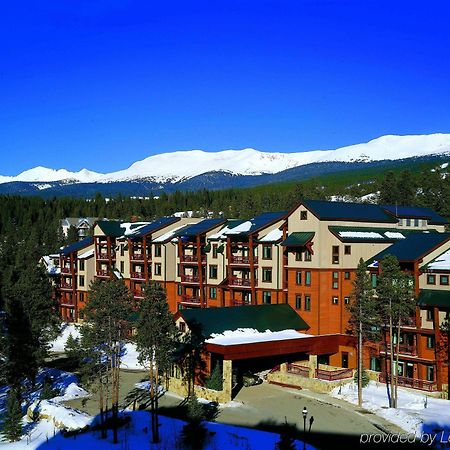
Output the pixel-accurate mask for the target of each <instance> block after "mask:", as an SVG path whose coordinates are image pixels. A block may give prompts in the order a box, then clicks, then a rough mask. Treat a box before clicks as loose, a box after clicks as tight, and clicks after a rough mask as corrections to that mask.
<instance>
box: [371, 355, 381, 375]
mask: <svg viewBox="0 0 450 450" xmlns="http://www.w3.org/2000/svg"><path fill="white" fill-rule="evenodd" d="M370 370H373V371H374V372H381V361H380V359H379V358H377V357H375V356H371V357H370Z"/></svg>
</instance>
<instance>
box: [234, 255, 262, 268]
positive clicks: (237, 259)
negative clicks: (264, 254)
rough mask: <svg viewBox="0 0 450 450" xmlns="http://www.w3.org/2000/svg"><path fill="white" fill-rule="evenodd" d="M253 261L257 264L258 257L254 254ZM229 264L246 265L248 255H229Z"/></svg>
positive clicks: (248, 263)
mask: <svg viewBox="0 0 450 450" xmlns="http://www.w3.org/2000/svg"><path fill="white" fill-rule="evenodd" d="M253 263H254V264H255V265H256V264H258V257H257V256H255V257H254V258H253ZM230 264H234V265H237V266H248V265H250V256H237V255H231V261H230Z"/></svg>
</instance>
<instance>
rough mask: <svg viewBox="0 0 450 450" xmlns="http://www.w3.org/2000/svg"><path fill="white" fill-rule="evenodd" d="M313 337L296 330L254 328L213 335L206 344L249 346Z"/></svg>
mask: <svg viewBox="0 0 450 450" xmlns="http://www.w3.org/2000/svg"><path fill="white" fill-rule="evenodd" d="M305 337H311V335H309V334H304V333H299V332H298V331H295V330H282V331H270V330H266V331H264V332H261V331H258V330H255V329H253V328H238V329H237V330H226V331H224V332H223V333H220V334H212V335H211V337H210V338H209V339H207V340H206V341H205V342H207V343H208V344H217V345H236V344H249V343H252V342H268V341H283V340H286V339H302V338H305Z"/></svg>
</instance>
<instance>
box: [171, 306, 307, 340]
mask: <svg viewBox="0 0 450 450" xmlns="http://www.w3.org/2000/svg"><path fill="white" fill-rule="evenodd" d="M179 313H180V314H181V316H182V317H183V319H184V320H185V321H186V323H187V324H188V326H189V327H191V326H197V327H199V328H200V330H201V334H202V335H203V337H205V338H207V337H209V336H211V335H212V334H216V333H217V334H220V333H223V332H224V331H226V330H232V331H234V330H237V329H238V328H253V329H256V330H258V331H260V332H264V331H266V330H270V331H282V330H307V329H308V328H309V326H308V324H307V323H306V322H305V321H304V320H303V319H302V318H301V317H300V316H299V315H298V314H297V313H296V312H295V311H294V310H293V309H292V307H291V306H289V305H287V304H284V303H283V304H279V305H254V306H233V307H231V306H230V307H223V308H202V309H199V308H192V309H183V310H180V311H179Z"/></svg>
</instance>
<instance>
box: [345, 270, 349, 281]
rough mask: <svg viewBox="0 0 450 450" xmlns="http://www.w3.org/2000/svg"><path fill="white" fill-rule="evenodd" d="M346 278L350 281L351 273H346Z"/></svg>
mask: <svg viewBox="0 0 450 450" xmlns="http://www.w3.org/2000/svg"><path fill="white" fill-rule="evenodd" d="M344 278H345V279H346V280H350V272H344Z"/></svg>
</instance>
